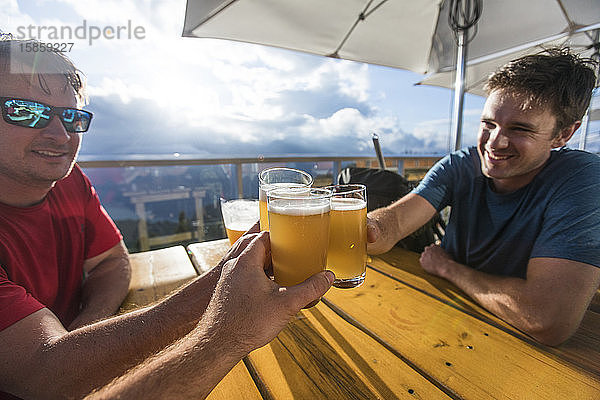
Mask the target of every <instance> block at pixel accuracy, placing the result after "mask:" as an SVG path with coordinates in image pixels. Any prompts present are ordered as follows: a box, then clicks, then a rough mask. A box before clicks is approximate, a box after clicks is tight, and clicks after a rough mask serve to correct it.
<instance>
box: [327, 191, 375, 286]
mask: <svg viewBox="0 0 600 400" xmlns="http://www.w3.org/2000/svg"><path fill="white" fill-rule="evenodd" d="M327 189H330V190H332V191H333V194H332V196H331V222H330V228H329V229H330V232H329V250H328V251H327V269H329V270H331V271H333V272H334V273H335V282H334V284H333V286H335V287H338V288H354V287H357V286H359V285H360V284H362V283H363V281H364V280H365V271H366V262H367V190H366V187H365V186H364V185H360V184H354V185H337V186H328V187H327Z"/></svg>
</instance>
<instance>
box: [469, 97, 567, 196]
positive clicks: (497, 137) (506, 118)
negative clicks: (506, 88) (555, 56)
mask: <svg viewBox="0 0 600 400" xmlns="http://www.w3.org/2000/svg"><path fill="white" fill-rule="evenodd" d="M522 104H523V101H522V99H521V98H520V97H519V96H515V95H513V94H511V93H506V92H503V91H499V90H495V91H492V92H491V93H490V95H489V96H488V98H487V100H486V102H485V106H484V108H483V113H482V115H481V126H480V128H479V136H478V139H477V142H478V146H477V151H478V153H479V158H480V160H481V171H482V173H483V174H484V175H485V176H487V177H488V178H491V179H492V182H493V184H494V189H495V190H496V191H497V192H499V193H507V192H512V191H515V190H517V189H519V188H521V187H523V186H525V185H527V184H528V183H529V182H531V181H532V179H533V178H534V177H535V175H537V173H538V172H540V171H541V170H542V168H543V167H544V164H545V163H546V161H547V160H548V158H549V157H550V150H552V149H553V148H556V147H561V146H563V145H564V144H566V142H567V141H568V140H569V139H570V137H571V136H572V134H573V132H574V131H575V129H577V127H578V126H579V124H575V125H573V126H570V127H568V128H565V129H563V130H561V131H560V132H558V133H557V134H556V135H555V126H556V118H555V117H554V115H553V114H552V113H551V112H550V110H549V109H546V108H542V107H539V106H535V105H531V106H530V107H527V108H523V107H522Z"/></svg>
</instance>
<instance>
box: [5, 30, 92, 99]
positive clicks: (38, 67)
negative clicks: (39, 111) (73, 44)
mask: <svg viewBox="0 0 600 400" xmlns="http://www.w3.org/2000/svg"><path fill="white" fill-rule="evenodd" d="M50 48H51V47H50V46H48V45H46V44H45V43H43V42H39V41H37V40H20V39H12V38H9V39H3V40H0V73H5V74H7V73H15V74H18V75H21V74H26V73H27V74H30V75H31V77H32V78H34V76H35V77H37V80H38V81H39V84H40V87H41V88H42V89H44V87H45V85H44V83H43V80H44V75H47V74H50V75H51V74H59V75H62V76H63V77H64V78H65V81H66V83H67V85H68V86H70V87H71V88H72V89H73V94H74V95H75V97H76V98H77V102H78V103H79V104H81V105H84V104H86V103H87V99H88V98H87V85H86V80H85V75H84V74H83V72H81V71H80V70H79V69H78V68H77V67H75V65H74V64H73V62H72V61H71V60H70V59H69V58H68V57H67V56H65V55H64V54H63V53H61V52H57V51H49V50H48V49H50ZM25 66H26V67H29V68H31V71H26V70H25V68H23V67H25ZM15 68H21V69H22V72H21V71H15Z"/></svg>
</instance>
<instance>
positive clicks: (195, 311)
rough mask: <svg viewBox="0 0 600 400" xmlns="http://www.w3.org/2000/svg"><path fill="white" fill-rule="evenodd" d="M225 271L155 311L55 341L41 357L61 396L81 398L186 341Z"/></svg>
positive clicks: (106, 322)
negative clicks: (177, 341)
mask: <svg viewBox="0 0 600 400" xmlns="http://www.w3.org/2000/svg"><path fill="white" fill-rule="evenodd" d="M220 270H221V267H220V266H218V267H215V268H213V269H212V270H211V271H209V272H208V273H206V274H205V275H203V276H202V277H199V278H197V279H196V280H194V281H193V282H191V283H190V284H188V285H187V286H185V287H184V288H182V289H181V290H179V291H178V292H177V293H175V294H174V295H172V296H170V297H169V298H167V299H165V300H164V301H162V302H160V303H157V304H155V305H153V306H150V307H147V308H144V309H141V310H137V311H134V312H131V313H127V314H123V315H120V316H117V317H113V318H109V319H105V320H102V321H99V322H97V323H94V324H91V325H87V326H84V327H82V328H80V329H76V330H74V331H71V332H67V333H65V334H64V335H62V336H60V337H58V338H55V339H52V340H50V342H49V343H48V345H46V346H44V347H43V348H42V349H41V350H40V353H41V354H40V355H39V357H36V360H37V361H36V362H37V363H38V365H37V366H38V367H39V366H40V364H42V365H44V368H43V370H44V371H46V372H45V373H44V376H43V377H40V378H41V379H43V380H44V382H39V384H38V385H36V386H38V387H45V386H46V384H49V383H50V382H51V383H52V388H55V389H56V390H57V394H58V393H61V394H63V395H68V396H72V397H81V396H83V395H85V394H87V393H89V392H90V391H91V390H93V389H94V388H97V387H100V386H103V385H106V384H107V383H108V382H110V381H111V380H112V379H113V378H115V377H117V376H120V375H122V374H124V373H125V372H126V371H127V370H128V369H130V368H131V367H133V366H135V365H137V364H139V363H140V362H142V361H143V360H145V359H146V358H147V357H149V356H151V355H152V354H154V353H156V352H158V351H160V350H161V349H163V348H164V347H165V346H167V345H169V344H171V343H172V342H174V341H175V340H177V339H179V338H181V337H183V336H184V335H186V334H187V333H189V331H190V330H191V329H192V328H193V327H194V326H195V325H196V324H197V323H198V321H199V320H200V318H201V317H202V315H203V313H204V311H205V309H206V307H207V305H208V303H209V301H210V298H211V295H212V293H213V291H214V287H215V285H216V282H217V281H218V279H219V276H220Z"/></svg>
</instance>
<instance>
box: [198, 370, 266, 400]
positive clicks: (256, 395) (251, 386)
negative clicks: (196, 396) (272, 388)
mask: <svg viewBox="0 0 600 400" xmlns="http://www.w3.org/2000/svg"><path fill="white" fill-rule="evenodd" d="M198 373H202V371H198ZM231 399H244V400H263V398H262V396H261V394H260V392H259V391H258V388H257V387H256V384H255V383H254V381H253V380H252V377H251V376H250V373H249V372H248V369H247V368H246V366H245V365H244V362H243V361H240V362H239V363H237V364H236V365H235V367H233V368H232V369H231V371H229V373H228V374H227V375H225V378H223V379H222V380H221V382H219V384H218V385H217V386H215V388H214V389H213V390H212V391H211V392H210V394H209V395H208V397H207V400H231Z"/></svg>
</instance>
